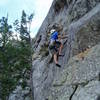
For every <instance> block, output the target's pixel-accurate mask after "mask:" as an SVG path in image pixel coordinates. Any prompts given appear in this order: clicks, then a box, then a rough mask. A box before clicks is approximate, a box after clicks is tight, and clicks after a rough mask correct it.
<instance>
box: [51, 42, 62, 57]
mask: <svg viewBox="0 0 100 100" xmlns="http://www.w3.org/2000/svg"><path fill="white" fill-rule="evenodd" d="M60 45H61V42H59V41H56V42H55V44H54V45H51V46H49V50H50V53H51V54H52V55H54V54H55V53H58V48H59V47H60Z"/></svg>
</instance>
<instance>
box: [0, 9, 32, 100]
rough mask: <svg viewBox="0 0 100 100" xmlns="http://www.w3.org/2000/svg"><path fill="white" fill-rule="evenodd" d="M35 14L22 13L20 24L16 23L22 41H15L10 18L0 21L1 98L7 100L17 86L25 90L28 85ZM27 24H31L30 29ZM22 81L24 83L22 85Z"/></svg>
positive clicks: (15, 26) (16, 29)
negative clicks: (32, 23) (31, 31)
mask: <svg viewBox="0 0 100 100" xmlns="http://www.w3.org/2000/svg"><path fill="white" fill-rule="evenodd" d="M32 18H33V14H31V15H30V16H28V17H26V13H25V12H24V11H23V12H22V18H21V21H20V22H19V21H18V20H16V21H15V22H14V28H15V31H16V33H18V34H20V37H21V39H20V40H19V39H17V40H16V39H13V36H12V33H13V31H12V30H11V28H12V26H11V25H9V24H8V18H5V17H3V18H2V19H0V87H1V90H0V92H1V93H0V97H1V99H2V100H6V99H7V96H8V95H9V93H11V92H12V91H13V90H14V89H15V88H16V86H17V85H19V84H20V85H22V87H23V88H24V87H25V86H26V85H27V82H26V80H27V78H29V76H28V77H27V76H26V73H27V72H29V71H30V69H31V66H32V65H31V63H32V58H31V55H32V49H31V37H30V26H31V22H32ZM27 24H30V26H29V27H28V26H27ZM20 79H23V81H22V82H21V83H20Z"/></svg>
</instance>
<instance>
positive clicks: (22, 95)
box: [8, 86, 32, 100]
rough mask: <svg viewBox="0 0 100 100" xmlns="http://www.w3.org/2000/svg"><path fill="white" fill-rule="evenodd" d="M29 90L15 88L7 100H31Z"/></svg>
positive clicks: (27, 88)
mask: <svg viewBox="0 0 100 100" xmlns="http://www.w3.org/2000/svg"><path fill="white" fill-rule="evenodd" d="M31 99H32V98H31V95H30V88H29V87H26V88H25V89H22V87H21V86H17V87H16V89H15V90H14V91H13V92H12V93H11V94H10V96H9V99H8V100H31Z"/></svg>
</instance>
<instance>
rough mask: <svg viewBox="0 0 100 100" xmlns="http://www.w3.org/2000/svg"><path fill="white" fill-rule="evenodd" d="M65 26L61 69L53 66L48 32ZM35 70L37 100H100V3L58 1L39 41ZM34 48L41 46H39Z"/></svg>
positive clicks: (50, 13) (34, 89)
mask: <svg viewBox="0 0 100 100" xmlns="http://www.w3.org/2000/svg"><path fill="white" fill-rule="evenodd" d="M54 24H58V25H59V26H62V27H63V29H62V30H61V34H62V33H63V32H64V33H65V34H68V39H67V41H66V39H65V40H63V41H62V43H63V44H64V48H63V51H62V53H64V57H59V63H60V64H61V65H62V67H61V68H58V67H56V65H55V64H54V62H51V63H50V62H49V60H50V59H51V58H50V55H49V54H48V53H44V52H47V48H48V45H47V41H48V32H49V31H50V29H51V27H52V26H53V25H54ZM40 35H41V36H42V38H41V40H40V42H39V44H38V46H37V48H35V55H33V58H34V59H33V64H32V65H33V67H32V85H33V88H32V91H33V95H34V100H97V98H99V96H100V45H99V43H100V1H99V0H54V1H53V4H52V6H51V8H50V11H49V13H48V15H47V17H46V18H45V20H44V22H43V24H42V26H41V28H40V30H39V32H38V34H37V36H36V39H37V38H39V36H40ZM34 44H37V43H36V42H35V43H34Z"/></svg>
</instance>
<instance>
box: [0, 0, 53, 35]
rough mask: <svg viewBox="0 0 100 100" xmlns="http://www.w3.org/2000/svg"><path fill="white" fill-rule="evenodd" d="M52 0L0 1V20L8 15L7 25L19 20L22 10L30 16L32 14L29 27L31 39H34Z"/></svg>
mask: <svg viewBox="0 0 100 100" xmlns="http://www.w3.org/2000/svg"><path fill="white" fill-rule="evenodd" d="M52 1H53V0H0V19H1V18H2V17H6V16H7V14H8V21H9V24H12V23H13V22H14V21H15V20H16V19H20V18H21V14H22V10H25V12H26V14H28V15H30V14H31V13H34V17H33V21H32V25H31V37H35V35H36V33H37V32H38V30H39V28H40V26H41V24H42V22H43V20H44V19H45V17H46V15H47V13H48V11H49V8H50V6H51V4H52Z"/></svg>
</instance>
